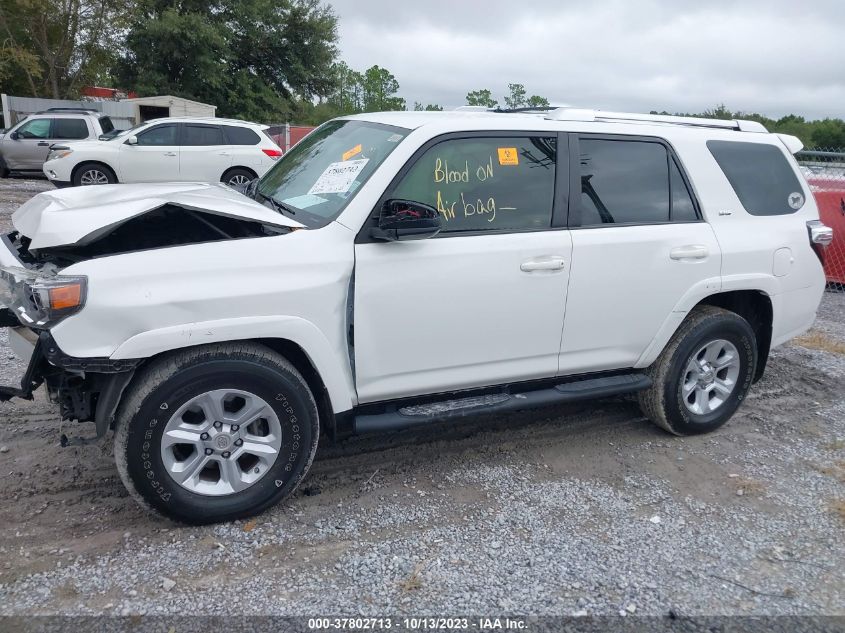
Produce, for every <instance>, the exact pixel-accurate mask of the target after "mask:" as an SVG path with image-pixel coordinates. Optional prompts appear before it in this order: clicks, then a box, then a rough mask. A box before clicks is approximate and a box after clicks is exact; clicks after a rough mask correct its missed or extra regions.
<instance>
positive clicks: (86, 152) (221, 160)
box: [44, 117, 282, 187]
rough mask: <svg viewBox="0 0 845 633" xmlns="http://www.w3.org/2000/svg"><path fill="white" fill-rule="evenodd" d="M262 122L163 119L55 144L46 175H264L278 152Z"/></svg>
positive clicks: (75, 178) (77, 178)
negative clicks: (97, 137)
mask: <svg viewBox="0 0 845 633" xmlns="http://www.w3.org/2000/svg"><path fill="white" fill-rule="evenodd" d="M266 128H267V126H266V125H259V124H257V123H248V122H246V121H236V120H231V119H217V118H175V117H174V118H166V119H156V120H154V121H150V122H147V123H143V124H141V125H139V126H137V127H134V128H132V129H131V130H126V131H124V132H121V133H120V134H117V135H115V136H113V137H111V138H104V139H103V140H100V141H92V142H86V143H68V144H66V145H55V146H54V147H53V148H52V150H51V151H50V156H49V157H48V159H47V162H46V163H44V174H45V175H46V176H47V178H49V179H50V180H51V181H52V182H53V184H54V185H56V186H57V187H64V186H68V185H73V186H79V185H107V184H113V183H117V182H122V183H136V182H225V183H227V184H230V185H244V184H246V183H248V182H249V181H250V180H253V179H254V178H257V177H259V176H263V175H264V174H265V173H266V172H267V170H268V169H270V167H271V166H272V165H273V163H274V162H275V161H276V160H277V159H278V158H279V157H280V156H281V155H282V151H281V150H280V149H279V147H278V145H276V144H275V143H274V142H273V141H272V140H271V139H270V137H269V136H267V135H266V134H265V133H264V130H265V129H266Z"/></svg>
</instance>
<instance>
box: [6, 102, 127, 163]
mask: <svg viewBox="0 0 845 633" xmlns="http://www.w3.org/2000/svg"><path fill="white" fill-rule="evenodd" d="M113 130H114V124H113V123H112V121H111V119H110V118H109V117H108V116H106V115H104V114H102V113H100V112H98V111H97V110H86V109H82V108H78V109H77V108H50V109H49V110H44V111H43V112H37V113H36V114H31V115H29V116H28V117H26V118H25V119H24V120H23V121H21V122H19V123H18V124H17V125H14V126H12V127H11V128H9V129H8V130H6V133H5V134H0V178H5V177H6V176H8V175H9V172H10V171H37V172H40V171H41V167H42V165H43V164H44V161H46V160H47V154H49V153H50V146H51V145H52V144H53V143H55V142H57V141H81V140H85V139H97V138H99V137H100V136H103V135H108V134H109V133H110V132H112V131H113Z"/></svg>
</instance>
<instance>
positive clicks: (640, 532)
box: [0, 180, 845, 615]
mask: <svg viewBox="0 0 845 633" xmlns="http://www.w3.org/2000/svg"><path fill="white" fill-rule="evenodd" d="M49 187H50V185H49V184H48V183H46V182H44V181H30V180H11V181H8V180H7V181H0V215H3V216H5V215H6V214H8V213H9V212H11V211H12V210H14V208H15V207H16V206H17V204H19V203H20V202H21V201H23V200H24V199H26V198H27V197H28V196H29V195H32V194H34V193H35V192H37V191H39V190H45V189H47V188H49ZM5 220H6V218H5V217H3V218H2V221H5ZM843 343H845V293H843V292H828V293H826V294H825V298H824V301H823V304H822V308H821V310H820V312H819V319H818V323H817V326H816V329H815V331H814V337H813V338H812V342H807V343H801V344H796V343H793V344H789V345H787V346H785V347H783V348H780V349H778V350H775V351H774V352H773V354H772V357H771V359H770V364H769V369H768V371H767V374H766V377H765V378H764V379H763V381H761V382H760V383H758V384H757V385H755V386H754V388H753V389H752V391H751V394H750V396H749V398H748V400H747V402H746V403H745V404H744V405H743V407H742V408H741V410H740V411H739V412H738V414H737V415H736V416H735V418H734V419H733V420H732V422H731V423H730V424H728V425H727V426H726V427H724V428H723V429H721V430H720V431H718V432H716V433H713V434H711V435H708V436H704V437H695V438H676V437H671V436H669V435H666V434H665V433H663V432H662V431H660V430H659V429H657V428H656V427H654V426H652V425H651V424H649V423H648V422H647V421H646V420H645V419H643V417H642V416H641V415H640V413H639V411H638V409H637V407H636V405H635V403H634V402H633V401H632V400H631V399H626V398H614V399H606V400H600V401H596V402H593V403H589V404H586V405H579V406H566V407H558V408H554V409H548V410H543V411H541V412H533V413H527V414H518V415H509V416H500V417H496V418H487V419H480V420H477V421H473V422H467V423H461V424H458V425H441V426H437V427H434V428H426V429H425V430H422V431H406V432H401V433H393V434H387V435H383V436H378V437H365V438H353V439H351V440H348V441H346V442H343V443H341V444H339V445H328V444H324V445H322V446H321V447H320V449H319V452H318V456H317V460H316V461H315V464H314V467H313V469H312V471H311V475H310V476H309V477H308V478H307V480H306V482H305V483H304V485H303V487H302V488H301V489H300V491H299V492H298V493H297V494H296V496H295V497H294V498H293V499H291V500H290V501H289V502H288V503H285V504H283V505H281V506H278V507H276V508H274V509H271V510H270V511H268V512H266V513H265V514H263V515H261V516H260V517H258V518H257V519H256V520H253V521H246V522H243V521H241V522H236V523H231V524H227V525H218V526H212V527H203V528H186V527H179V526H175V525H173V524H170V523H167V522H163V521H160V520H156V519H154V518H153V517H151V516H149V515H148V514H147V513H145V512H144V511H142V510H141V509H140V508H138V507H136V505H135V504H134V502H133V501H132V500H131V499H130V498H129V497H128V495H127V493H126V492H125V490H124V489H123V487H122V485H121V483H120V480H119V478H118V475H117V472H116V470H115V467H114V464H113V461H112V456H111V444H110V440H111V438H110V437H109V438H106V439H105V440H103V441H99V442H93V443H90V444H85V445H78V444H75V443H74V444H72V445H71V446H69V447H67V448H60V447H59V434H60V432H65V433H67V434H68V435H69V436H71V437H81V436H85V435H86V434H90V433H91V429H90V428H88V426H89V425H81V426H78V427H77V426H76V425H70V426H69V425H68V423H64V425H63V424H62V423H61V422H60V421H59V419H58V417H57V416H56V414H55V411H54V410H53V408H52V407H51V406H49V405H48V404H47V403H46V402H45V401H44V399H43V398H44V397H43V394H40V393H39V394H38V397H37V398H36V400H35V401H34V402H11V403H6V404H2V405H0V473H2V475H3V477H2V480H0V495H2V500H3V503H4V506H5V507H4V511H3V513H2V516H1V517H0V528H2V529H0V614H4V615H33V614H102V613H105V614H124V615H126V614H176V613H179V614H221V615H225V614H236V613H251V614H277V615H315V614H339V615H355V614H368V615H384V614H417V615H418V614H435V615H451V614H470V613H479V614H489V613H513V614H527V613H530V614H538V615H541V614H555V615H558V614H563V615H569V614H576V613H586V614H591V615H616V614H619V613H622V614H626V615H631V614H635V615H641V614H648V615H665V614H667V613H668V612H669V611H670V610H671V611H674V612H675V613H677V614H682V615H703V614H707V615H738V614H776V615H780V614H782V615H786V614H799V615H845V546H843V542H845V540H843V528H844V527H845V489H843V483H845V393H844V392H843V384H845V382H843V381H844V380H845V355H843V353H842V347H841V346H842V344H843ZM0 346H2V347H0V374H2V378H3V380H4V382H7V383H8V382H9V381H11V380H13V378H14V377H15V376H16V375H19V373H20V372H21V371H22V368H21V366H20V364H19V363H17V362H15V361H14V360H12V359H10V356H11V354H10V352H9V351H8V348H7V347H6V346H5V340H2V341H0ZM819 348H825V349H828V350H831V351H825V349H819ZM837 350H838V351H837Z"/></svg>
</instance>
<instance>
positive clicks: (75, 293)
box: [50, 284, 82, 310]
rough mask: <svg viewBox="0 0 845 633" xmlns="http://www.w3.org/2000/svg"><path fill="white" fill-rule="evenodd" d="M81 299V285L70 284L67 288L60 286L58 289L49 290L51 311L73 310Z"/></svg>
mask: <svg viewBox="0 0 845 633" xmlns="http://www.w3.org/2000/svg"><path fill="white" fill-rule="evenodd" d="M81 299H82V285H81V284H71V285H69V286H60V287H58V288H50V307H51V308H52V309H53V310H64V309H66V308H75V307H77V306H78V305H79V302H80V300H81Z"/></svg>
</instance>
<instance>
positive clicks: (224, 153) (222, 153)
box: [218, 152, 231, 156]
mask: <svg viewBox="0 0 845 633" xmlns="http://www.w3.org/2000/svg"><path fill="white" fill-rule="evenodd" d="M218 156H231V154H230V153H229V152H220V153H219V154H218Z"/></svg>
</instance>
